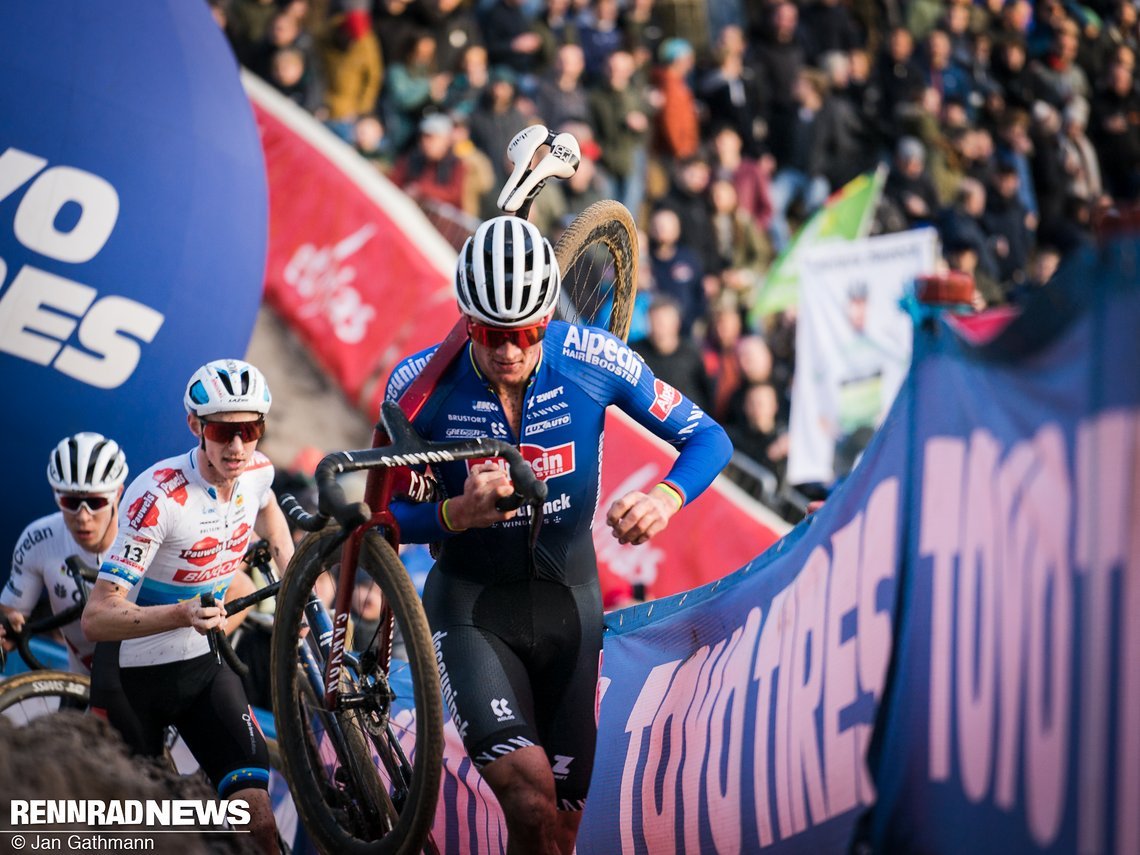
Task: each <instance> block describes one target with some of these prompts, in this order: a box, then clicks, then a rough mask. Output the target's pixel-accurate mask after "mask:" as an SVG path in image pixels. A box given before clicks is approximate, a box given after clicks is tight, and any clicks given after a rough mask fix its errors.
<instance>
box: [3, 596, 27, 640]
mask: <svg viewBox="0 0 1140 855" xmlns="http://www.w3.org/2000/svg"><path fill="white" fill-rule="evenodd" d="M0 617H3V618H5V619H6V620H7V622H8V625H10V626H11V627H12V631H13V632H16V633H18V632H19V631H20V630H21V629H23V628H24V616H23V615H22V614H20V612H18V611H16V610H15V609H11V608H8V607H7V606H0ZM8 625H5V623H4V622H3V621H0V647H3V648H4V650H14V649H15V647H16V645H15V643H13V642H12V641H11V640H10V639H9V638H8Z"/></svg>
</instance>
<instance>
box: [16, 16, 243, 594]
mask: <svg viewBox="0 0 1140 855" xmlns="http://www.w3.org/2000/svg"><path fill="white" fill-rule="evenodd" d="M0 79H3V81H4V85H3V86H2V87H0V376H2V377H3V381H4V405H3V407H0V438H2V439H3V442H2V443H0V459H2V462H3V468H4V472H5V475H6V483H7V484H8V489H7V490H6V491H5V495H6V498H5V499H4V500H3V502H2V503H0V504H2V505H3V511H4V513H3V514H2V515H0V553H2V554H3V555H4V556H7V555H10V554H11V551H12V548H13V546H14V545H15V543H14V541H15V538H16V536H17V534H18V533H19V531H20V529H21V528H22V527H23V526H24V525H26V524H27V523H28V522H30V521H31V520H32V519H33V518H34V517H36V516H38V515H41V514H44V513H48V512H50V511H52V510H53V504H52V497H51V491H50V489H49V488H48V486H47V484H46V482H45V477H44V472H45V469H46V466H47V458H48V453H49V451H50V450H51V448H52V447H53V446H54V445H55V443H56V442H57V441H58V440H59V439H61V438H62V437H63V436H65V435H68V434H71V433H74V432H76V431H80V430H95V431H100V432H102V433H105V434H107V435H109V436H111V437H114V438H115V439H116V440H118V442H119V443H120V444H121V445H122V446H123V447H124V449H125V450H126V453H127V458H128V463H129V465H130V468H131V471H132V472H141V471H142V470H143V469H144V468H146V466H147V465H149V464H150V463H152V462H154V460H156V459H157V458H159V457H161V456H163V455H167V454H171V453H174V452H176V451H178V450H180V449H182V448H184V447H185V446H187V444H188V443H189V442H191V441H192V438H191V437H190V434H189V432H188V431H187V428H186V422H185V412H184V411H183V409H182V392H183V389H184V387H185V383H186V380H187V379H188V378H189V377H190V374H191V373H192V372H193V370H194V369H195V368H196V367H197V366H198V365H200V364H201V363H203V362H205V361H207V360H209V359H214V358H218V357H224V356H241V355H242V354H244V353H245V350H246V345H247V343H248V340H249V335H250V332H251V330H252V328H253V322H254V318H255V315H256V312H257V307H258V304H259V302H260V299H261V284H262V272H263V269H264V263H265V245H266V189H265V170H264V166H263V161H262V156H261V147H260V144H259V142H258V139H257V133H256V128H255V126H254V123H253V117H252V115H251V112H250V107H249V103H248V101H247V100H246V98H245V96H244V94H243V92H242V89H241V86H240V83H239V80H238V73H237V67H236V65H235V63H234V60H233V57H232V55H231V54H230V50H229V47H228V45H227V44H226V42H225V39H224V38H223V36H222V34H221V32H220V31H219V30H218V27H217V25H216V24H215V23H214V20H213V18H212V16H211V14H210V10H209V8H208V7H207V5H206V4H205V3H202V2H186V0H36V2H27V0H24V1H23V2H14V3H5V4H3V8H2V9H0ZM0 564H2V565H3V569H2V570H0V578H6V577H7V571H8V566H7V559H6V558H5V559H4V560H3V561H2V562H0Z"/></svg>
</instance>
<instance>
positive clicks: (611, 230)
mask: <svg viewBox="0 0 1140 855" xmlns="http://www.w3.org/2000/svg"><path fill="white" fill-rule="evenodd" d="M596 245H602V246H604V247H605V248H606V250H607V251H608V252H609V254H610V257H611V259H612V260H613V263H614V284H613V289H614V301H613V310H612V312H611V313H610V322H609V331H610V332H611V333H613V334H614V335H616V336H617V337H618V338H620V339H622V340H623V341H625V340H626V339H627V338H628V337H629V325H630V322H631V321H632V320H633V302H634V294H635V291H636V288H637V268H638V262H639V258H638V249H637V225H636V224H635V223H634V221H633V216H632V215H631V214H630V212H629V209H628V208H626V207H625V206H624V205H622V204H621V203H620V202H615V201H614V200H612V199H603V200H602V201H599V202H595V203H594V204H592V205H590V206H589V207H588V208H586V210H584V211H583V212H582V213H580V214H579V215H578V216H577V217H575V218H574V221H573V222H572V223H570V225H569V226H568V227H567V229H566V231H564V232H563V233H562V236H561V237H559V238H558V242H557V243H556V244H555V246H554V255H555V257H556V258H557V259H558V266H559V267H560V268H561V270H562V272H563V276H565V275H566V271H567V270H569V269H570V268H571V267H572V266H573V265H574V263H575V262H576V261H577V260H578V259H579V258H580V257H581V256H582V254H583V253H585V252H586V251H587V250H589V249H590V248H591V247H593V246H596Z"/></svg>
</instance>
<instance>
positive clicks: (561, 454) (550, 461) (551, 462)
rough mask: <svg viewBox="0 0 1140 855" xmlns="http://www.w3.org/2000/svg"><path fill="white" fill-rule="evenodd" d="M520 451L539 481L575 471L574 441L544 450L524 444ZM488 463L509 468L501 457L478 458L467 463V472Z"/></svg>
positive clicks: (537, 446) (538, 446) (539, 446)
mask: <svg viewBox="0 0 1140 855" xmlns="http://www.w3.org/2000/svg"><path fill="white" fill-rule="evenodd" d="M519 451H520V452H522V456H523V460H525V461H526V462H527V463H529V464H530V468H531V469H532V470H533V471H534V477H535V478H537V479H538V480H539V481H546V480H548V479H550V478H558V477H560V476H562V475H569V474H570V473H571V472H573V471H574V443H573V441H571V442H566V443H563V444H562V445H556V446H554V447H553V448H543V447H542V446H541V445H531V444H530V443H528V442H524V443H523V444H522V445H520V446H519ZM488 461H491V462H494V463H497V464H498V465H499V466H501V467H502V468H503V469H504V470H505V469H506V468H507V461H505V460H503V458H501V457H477V458H474V459H472V460H468V461H467V471H468V472H470V471H471V467H472V466H474V465H475V464H477V463H487V462H488Z"/></svg>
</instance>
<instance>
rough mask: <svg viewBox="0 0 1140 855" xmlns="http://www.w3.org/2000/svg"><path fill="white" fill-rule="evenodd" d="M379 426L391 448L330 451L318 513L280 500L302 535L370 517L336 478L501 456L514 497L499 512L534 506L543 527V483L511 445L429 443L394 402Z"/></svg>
mask: <svg viewBox="0 0 1140 855" xmlns="http://www.w3.org/2000/svg"><path fill="white" fill-rule="evenodd" d="M380 421H381V424H382V426H383V429H384V431H385V432H386V433H387V435H388V436H389V437H390V438H391V444H389V445H385V446H381V447H380V448H369V449H363V450H360V451H334V452H333V453H331V454H329V455H326V456H325V458H324V459H323V460H322V461H321V462H320V465H318V466H317V471H316V481H317V496H318V499H317V513H315V514H310V513H308V512H306V511H305V510H304V508H302V507H301V506H300V504H299V503H298V502H297V500H296V499H295V498H293V496H291V495H288V494H286V495H284V496H282V497H281V502H280V504H281V508H282V510H284V511H285V513H286V514H287V515H288V516H289V517H290V518H291V519H292V520H293V521H294V522H295V523H296V524H297V525H298V526H299V527H300V528H302V529H304V530H305V531H320V530H321V529H322V528H324V527H325V524H326V523H327V522H328V521H329V519H335V520H336V521H337V522H338V523H340V525H341V527H342V528H343V529H344V530H345V531H348V530H350V529H353V528H356V527H357V526H360V525H363V524H365V523H367V522H368V520H370V519H371V518H372V509H371V508H369V507H368V505H367V504H365V503H364V502H350V501H348V499H347V497H346V496H345V493H344V488H342V487H341V486H340V484H338V483H337V480H336V476H337V475H340V474H342V473H344V472H359V471H361V470H365V469H378V468H384V467H396V466H418V465H421V464H426V463H446V462H452V461H456V460H470V459H472V458H476V457H501V458H503V459H504V460H506V461H507V467H508V469H509V471H510V476H511V481H512V483H513V484H514V488H515V492H514V495H513V496H508V497H506V498H505V499H500V500H499V502H497V503H496V507H498V509H499V510H501V511H508V510H515V509H516V508H519V507H521V506H522V505H523V504H524V503H528V502H529V503H530V504H531V505H533V506H535V514H534V517H533V519H534V520H536V523H535V525H536V526H537V525H540V524H541V519H542V502H543V501H545V499H546V490H547V488H546V484H545V483H543V482H542V481H539V480H538V479H537V478H536V477H535V474H534V470H533V469H531V467H530V464H529V463H527V462H526V460H525V459H524V458H523V456H522V454H521V452H519V450H518V449H517V448H515V447H514V446H513V445H511V444H510V443H506V442H502V441H500V440H497V439H491V438H490V437H478V438H475V439H467V440H460V441H458V442H430V441H428V440H425V439H423V438H421V437H420V436H418V435H417V434H416V433H415V431H414V430H412V426H411V424H410V423H409V422H408V419H407V416H405V415H404V411H403V410H401V409H400V406H399V404H397V403H396V402H394V401H385V402H384V403H383V405H381V407H380Z"/></svg>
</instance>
